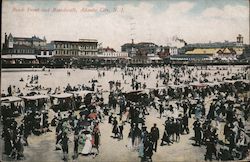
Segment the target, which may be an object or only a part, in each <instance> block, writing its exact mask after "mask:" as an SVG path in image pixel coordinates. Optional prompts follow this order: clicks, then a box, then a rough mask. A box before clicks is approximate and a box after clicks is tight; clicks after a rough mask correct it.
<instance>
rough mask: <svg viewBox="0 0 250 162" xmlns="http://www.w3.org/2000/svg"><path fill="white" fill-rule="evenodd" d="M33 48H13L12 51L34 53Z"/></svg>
mask: <svg viewBox="0 0 250 162" xmlns="http://www.w3.org/2000/svg"><path fill="white" fill-rule="evenodd" d="M34 52H35V50H32V49H14V50H13V53H34Z"/></svg>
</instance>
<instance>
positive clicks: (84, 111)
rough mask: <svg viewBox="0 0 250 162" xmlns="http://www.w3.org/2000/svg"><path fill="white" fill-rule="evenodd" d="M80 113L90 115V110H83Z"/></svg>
mask: <svg viewBox="0 0 250 162" xmlns="http://www.w3.org/2000/svg"><path fill="white" fill-rule="evenodd" d="M80 115H81V116H82V115H89V111H88V110H83V111H81V112H80Z"/></svg>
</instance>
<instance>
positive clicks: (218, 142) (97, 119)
mask: <svg viewBox="0 0 250 162" xmlns="http://www.w3.org/2000/svg"><path fill="white" fill-rule="evenodd" d="M210 68H211V67H191V68H188V67H184V66H183V67H168V68H166V67H164V68H162V69H161V70H158V71H157V70H147V68H144V69H143V68H138V67H137V68H136V67H133V68H131V67H130V68H128V67H126V68H124V69H121V71H122V72H121V73H119V74H121V77H122V80H124V82H121V81H119V80H117V81H112V80H111V81H109V82H108V84H109V88H108V91H107V93H108V97H107V98H106V99H107V101H106V100H105V98H104V97H103V92H102V91H100V90H99V89H98V87H97V86H96V82H98V80H95V79H92V80H90V81H89V83H90V84H91V86H86V85H85V84H78V85H76V86H71V85H70V84H68V85H66V86H65V87H63V88H61V87H60V86H58V87H56V88H55V90H54V91H52V88H48V89H47V88H42V87H40V89H46V94H52V95H53V94H58V93H67V92H68V93H69V92H77V91H81V90H89V91H92V92H93V93H91V94H89V95H87V96H85V97H81V96H74V97H73V98H74V99H73V100H69V101H68V102H74V106H72V104H69V105H68V106H66V107H67V109H62V110H60V109H57V110H54V112H53V115H52V116H53V118H52V120H49V119H50V118H49V112H51V111H48V109H47V108H46V107H48V105H50V104H49V103H50V102H51V104H52V100H51V101H49V100H50V99H51V98H49V99H48V100H43V101H41V103H30V102H28V103H25V104H24V105H25V108H22V111H19V109H17V110H18V111H19V114H21V116H20V118H21V120H20V121H19V120H16V116H13V113H12V112H10V111H9V109H10V107H8V106H5V105H4V106H2V107H3V110H2V122H3V134H2V136H3V139H4V143H5V144H4V146H5V149H4V150H5V154H6V155H8V157H9V158H11V159H22V158H24V154H23V152H24V146H27V145H29V142H28V137H29V136H31V135H37V136H40V135H43V134H44V133H47V132H53V131H52V130H55V139H56V140H55V150H62V155H63V158H62V159H63V160H68V159H69V149H72V150H73V155H72V158H73V159H76V158H78V156H79V155H83V156H93V158H94V157H96V156H97V155H98V154H99V146H100V141H101V131H100V128H99V127H100V125H101V124H102V123H103V122H104V121H105V116H108V120H107V122H108V123H110V124H111V125H112V130H111V133H112V134H113V136H112V137H113V138H114V139H118V141H120V140H124V138H125V137H126V136H127V137H128V141H129V143H128V144H127V145H126V146H127V148H128V149H129V150H136V151H137V152H138V155H139V157H140V158H141V160H142V161H152V159H153V158H152V157H153V154H154V152H157V146H159V145H160V146H162V147H165V145H168V146H170V145H174V143H175V142H176V143H180V142H181V136H182V135H187V134H190V133H192V134H194V138H193V139H194V143H193V145H194V146H200V147H202V146H205V147H206V153H205V155H204V159H205V160H213V156H214V158H215V159H220V160H236V159H244V158H245V157H246V156H247V155H248V149H249V136H248V135H247V130H246V129H245V128H246V124H247V123H248V116H249V110H250V107H249V106H250V99H249V98H247V97H242V96H243V95H244V93H246V92H249V91H250V85H249V82H246V81H245V80H246V73H245V72H242V71H240V70H238V71H237V72H234V73H233V72H232V70H231V69H230V68H221V69H220V68H217V69H216V70H214V71H213V72H210V71H209V70H210ZM145 70H146V71H145ZM203 70H204V71H203ZM223 70H226V71H228V72H227V73H223V72H222V71H223ZM117 71H118V70H117V69H114V75H116V73H118V72H117ZM153 73H156V76H155V81H154V82H153V83H150V85H151V86H152V85H153V84H154V88H148V89H147V87H150V86H149V84H147V83H146V82H148V80H149V78H150V77H152V76H151V75H152V74H153ZM67 75H68V77H71V74H69V73H68V72H67ZM106 76H107V74H106V73H105V72H102V71H99V70H98V78H99V79H101V78H102V77H106ZM39 78H40V77H38V75H34V76H29V77H28V80H29V84H38V83H40V81H39ZM130 79H131V81H129V80H130ZM20 82H23V79H21V80H20ZM126 86H127V87H129V88H130V89H131V90H132V91H131V92H126V91H124V88H125V87H126ZM13 89H14V90H13ZM18 89H19V87H18V88H17V87H11V86H9V87H8V88H7V94H6V96H12V95H14V94H20V93H22V92H21V91H20V89H19V90H18ZM146 90H147V91H146ZM13 91H15V92H14V93H13ZM17 92H18V93H17ZM29 95H31V94H27V96H29ZM31 96H32V95H31ZM24 101H25V99H24ZM25 102H26V101H25ZM44 103H46V104H44ZM47 103H48V104H47ZM207 103H211V104H210V105H208V104H207ZM12 107H13V106H12ZM70 107H71V108H70ZM65 110H66V111H65ZM154 111H155V112H158V113H159V116H158V113H157V116H158V118H159V120H161V121H162V123H163V125H164V130H163V133H162V134H160V130H159V129H160V127H159V128H158V125H157V124H156V123H152V125H150V127H151V128H150V129H149V127H148V125H146V121H147V118H148V116H150V115H155V114H153V113H152V112H154ZM191 122H193V123H191ZM190 124H192V125H193V132H192V131H191V130H192V129H191V127H190ZM124 127H129V130H130V131H129V134H127V135H124V131H123V130H124ZM222 128H223V129H222ZM221 132H223V133H221ZM71 140H72V141H73V143H74V146H73V148H70V147H69V141H71ZM158 141H160V143H159V142H158Z"/></svg>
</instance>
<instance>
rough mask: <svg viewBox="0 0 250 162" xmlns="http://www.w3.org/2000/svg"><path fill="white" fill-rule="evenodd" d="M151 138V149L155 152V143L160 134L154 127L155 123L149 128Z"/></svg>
mask: <svg viewBox="0 0 250 162" xmlns="http://www.w3.org/2000/svg"><path fill="white" fill-rule="evenodd" d="M150 133H151V137H152V142H153V149H154V151H155V152H156V150H157V141H158V140H159V137H160V133H159V129H158V128H157V127H156V123H154V126H153V127H152V128H151V132H150Z"/></svg>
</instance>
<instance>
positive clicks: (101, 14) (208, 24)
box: [1, 0, 249, 51]
mask: <svg viewBox="0 0 250 162" xmlns="http://www.w3.org/2000/svg"><path fill="white" fill-rule="evenodd" d="M1 33H2V35H1V39H2V42H3V41H4V33H7V34H9V33H12V35H13V36H14V37H15V36H16V37H31V36H33V35H36V36H39V37H41V38H43V37H44V36H45V37H46V39H47V41H48V42H50V41H52V40H72V41H76V40H79V39H97V40H98V42H99V43H101V45H102V46H103V47H107V46H109V47H112V48H114V49H116V50H118V51H119V50H121V48H120V47H121V45H122V44H124V43H128V42H129V43H130V42H131V39H134V42H135V43H138V42H153V43H156V44H158V45H163V46H164V45H172V46H174V45H175V41H174V40H175V38H181V39H184V40H185V41H186V42H187V43H202V42H218V41H219V42H224V41H225V40H228V41H235V40H236V36H237V35H238V34H241V35H243V37H244V43H247V44H248V43H249V4H248V0H126V1H125V0H91V1H88V0H81V1H78V0H74V1H73V0H71V1H59V0H33V1H31V0H26V1H25V0H3V2H2V32H1Z"/></svg>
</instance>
